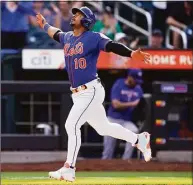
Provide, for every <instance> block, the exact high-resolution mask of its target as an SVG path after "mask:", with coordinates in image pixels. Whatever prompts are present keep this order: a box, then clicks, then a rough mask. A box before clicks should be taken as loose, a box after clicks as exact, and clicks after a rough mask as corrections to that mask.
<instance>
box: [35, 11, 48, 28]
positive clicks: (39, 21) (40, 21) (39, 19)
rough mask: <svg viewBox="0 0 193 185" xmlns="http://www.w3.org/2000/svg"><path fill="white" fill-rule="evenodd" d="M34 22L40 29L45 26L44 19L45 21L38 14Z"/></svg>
mask: <svg viewBox="0 0 193 185" xmlns="http://www.w3.org/2000/svg"><path fill="white" fill-rule="evenodd" d="M36 21H37V23H38V24H39V26H40V27H41V28H43V27H44V25H45V24H46V19H45V18H44V16H43V15H42V14H40V13H38V14H37V15H36Z"/></svg>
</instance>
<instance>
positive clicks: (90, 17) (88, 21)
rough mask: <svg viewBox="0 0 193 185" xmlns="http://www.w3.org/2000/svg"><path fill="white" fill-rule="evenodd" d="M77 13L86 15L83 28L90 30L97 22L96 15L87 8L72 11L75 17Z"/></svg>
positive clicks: (82, 21) (82, 22)
mask: <svg viewBox="0 0 193 185" xmlns="http://www.w3.org/2000/svg"><path fill="white" fill-rule="evenodd" d="M77 12H81V13H82V14H83V15H84V18H83V19H82V20H81V24H82V26H84V27H85V28H86V29H88V30H90V29H91V28H92V27H93V25H94V24H95V22H96V18H95V15H94V13H93V12H92V11H91V10H90V9H89V8H88V7H86V6H83V7H81V8H73V9H72V14H73V15H74V14H76V13H77Z"/></svg>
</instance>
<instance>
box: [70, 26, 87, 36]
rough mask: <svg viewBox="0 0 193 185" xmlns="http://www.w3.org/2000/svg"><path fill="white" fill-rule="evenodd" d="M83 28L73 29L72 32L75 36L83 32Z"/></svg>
mask: <svg viewBox="0 0 193 185" xmlns="http://www.w3.org/2000/svg"><path fill="white" fill-rule="evenodd" d="M85 31H86V30H85V28H79V29H74V30H73V33H74V36H75V37H78V36H80V35H82V34H83V33H84V32H85Z"/></svg>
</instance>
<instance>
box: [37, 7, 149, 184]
mask: <svg viewBox="0 0 193 185" xmlns="http://www.w3.org/2000/svg"><path fill="white" fill-rule="evenodd" d="M72 14H73V17H72V20H71V22H70V25H71V26H72V30H73V31H70V32H66V33H64V32H62V31H61V30H59V29H58V28H55V27H52V26H50V25H49V24H48V23H47V22H46V20H45V18H44V17H43V16H42V15H41V14H37V16H36V18H37V22H38V24H39V25H40V27H41V28H42V29H44V30H45V32H46V33H48V35H49V36H50V37H51V38H53V39H54V40H56V41H58V42H60V43H61V44H62V45H63V47H64V57H65V65H66V70H67V73H68V77H69V80H70V83H71V91H72V100H73V103H74V104H73V106H72V109H71V111H70V113H69V115H68V118H67V120H66V123H65V128H66V131H67V134H68V153H67V160H66V162H65V163H64V166H63V167H62V168H60V169H59V170H57V171H52V172H49V176H50V177H51V178H55V179H60V180H66V181H71V182H73V181H74V180H75V163H76V159H77V155H78V151H79V149H80V145H81V132H80V128H81V126H82V125H83V124H84V123H85V122H88V123H89V124H90V125H91V126H92V127H93V128H94V129H95V130H96V131H97V132H98V133H99V134H100V135H102V136H104V135H109V136H112V137H115V138H117V139H122V140H125V141H127V142H130V143H131V144H132V145H133V146H136V147H137V148H138V149H139V150H140V151H142V153H143V154H144V157H145V160H146V161H149V160H150V159H151V149H150V135H149V133H147V132H145V133H141V134H139V135H137V134H135V133H133V132H131V131H130V130H128V129H125V128H124V127H122V126H121V125H119V124H116V123H114V124H113V123H109V121H108V119H107V117H106V113H105V109H104V107H103V105H102V103H103V101H104V97H105V90H104V88H103V86H102V84H101V82H100V79H99V78H98V75H97V67H96V64H97V59H98V56H99V53H100V51H106V52H114V53H116V54H118V55H122V56H125V57H132V58H133V59H134V60H136V61H143V62H148V63H149V62H150V55H149V54H147V53H144V52H142V51H141V50H140V49H138V50H136V51H132V50H131V49H129V48H127V47H126V46H124V45H122V44H119V43H116V42H113V41H112V40H110V39H109V38H108V37H106V36H105V35H103V34H101V33H96V32H92V31H90V29H91V28H92V26H93V25H94V24H95V15H94V14H93V12H92V11H91V10H90V9H89V8H87V7H81V8H73V9H72ZM104 62H105V61H104Z"/></svg>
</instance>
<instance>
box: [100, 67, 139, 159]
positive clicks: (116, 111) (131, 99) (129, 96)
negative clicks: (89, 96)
mask: <svg viewBox="0 0 193 185" xmlns="http://www.w3.org/2000/svg"><path fill="white" fill-rule="evenodd" d="M141 83H142V71H141V70H140V69H130V70H129V71H128V76H127V78H126V79H124V78H121V79H118V80H117V81H116V82H115V83H114V85H113V87H112V90H111V106H110V107H109V109H108V113H107V116H108V120H109V122H112V123H118V124H120V125H122V126H123V127H125V128H127V129H129V130H131V131H132V132H134V133H138V131H139V130H138V128H137V126H136V125H135V124H134V123H133V122H132V121H131V119H132V112H133V110H134V108H135V107H136V106H137V105H138V103H139V101H140V99H141V97H142V96H143V90H142V88H141V86H140V84H141ZM124 104H125V106H124V107H123V105H124ZM115 146H116V139H115V138H113V137H111V136H104V150H103V154H102V159H112V157H113V153H114V150H115ZM132 153H133V147H132V146H131V143H129V142H128V143H126V145H125V151H124V154H123V156H122V159H123V160H127V159H130V158H131V156H132Z"/></svg>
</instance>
